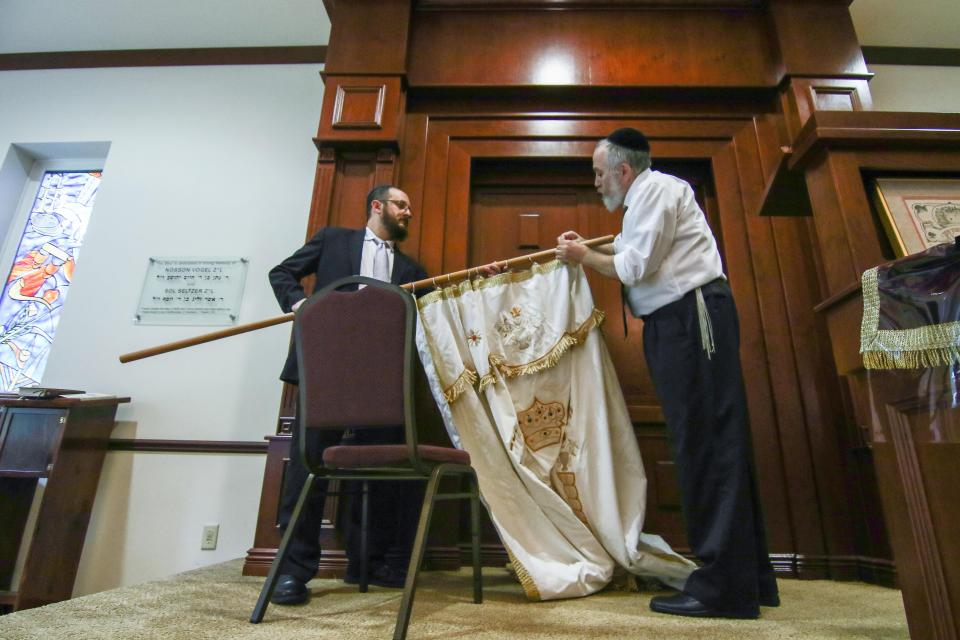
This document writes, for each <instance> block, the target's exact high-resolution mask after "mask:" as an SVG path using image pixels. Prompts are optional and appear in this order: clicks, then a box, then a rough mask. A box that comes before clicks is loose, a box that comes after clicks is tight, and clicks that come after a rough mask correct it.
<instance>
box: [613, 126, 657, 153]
mask: <svg viewBox="0 0 960 640" xmlns="http://www.w3.org/2000/svg"><path fill="white" fill-rule="evenodd" d="M607 141H608V142H610V143H611V144H615V145H617V146H618V147H624V148H625V149H632V150H633V151H646V152H647V153H650V143H649V142H647V137H646V136H645V135H643V134H642V133H640V132H639V131H637V130H636V129H634V128H633V127H621V128H620V129H617V130H616V131H614V132H613V133H611V134H610V135H608V136H607Z"/></svg>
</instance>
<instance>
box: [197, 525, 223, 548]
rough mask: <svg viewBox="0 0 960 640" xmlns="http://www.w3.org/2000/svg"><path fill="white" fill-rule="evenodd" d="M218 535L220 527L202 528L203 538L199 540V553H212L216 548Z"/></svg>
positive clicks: (208, 526) (209, 526) (207, 526)
mask: <svg viewBox="0 0 960 640" xmlns="http://www.w3.org/2000/svg"><path fill="white" fill-rule="evenodd" d="M218 535H220V525H218V524H208V525H206V526H204V527H203V537H202V538H201V539H200V550H201V551H213V550H214V549H216V548H217V536H218Z"/></svg>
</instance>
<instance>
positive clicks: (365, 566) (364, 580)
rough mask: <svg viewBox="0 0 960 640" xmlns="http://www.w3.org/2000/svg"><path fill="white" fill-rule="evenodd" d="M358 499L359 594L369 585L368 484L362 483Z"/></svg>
mask: <svg viewBox="0 0 960 640" xmlns="http://www.w3.org/2000/svg"><path fill="white" fill-rule="evenodd" d="M362 486H363V490H362V492H361V493H362V497H361V498H360V593H366V592H367V590H368V589H369V584H370V482H369V481H368V480H364V481H363V485H362Z"/></svg>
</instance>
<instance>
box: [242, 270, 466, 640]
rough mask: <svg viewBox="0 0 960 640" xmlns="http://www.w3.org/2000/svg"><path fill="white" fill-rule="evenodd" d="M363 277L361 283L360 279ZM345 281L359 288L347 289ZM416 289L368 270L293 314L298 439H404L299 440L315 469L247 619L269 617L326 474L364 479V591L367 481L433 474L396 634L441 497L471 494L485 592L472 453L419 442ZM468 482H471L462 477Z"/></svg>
mask: <svg viewBox="0 0 960 640" xmlns="http://www.w3.org/2000/svg"><path fill="white" fill-rule="evenodd" d="M361 284H362V285H365V286H364V287H363V288H360V289H357V286H358V285H361ZM344 287H347V288H348V289H352V290H341V289H343V288H344ZM416 316H417V313H416V303H415V300H414V298H413V296H412V295H411V294H410V293H408V292H406V291H404V290H403V289H401V288H400V287H397V286H396V285H392V284H387V283H384V282H381V281H379V280H373V279H371V278H365V277H361V276H351V277H348V278H342V279H340V280H337V281H336V282H333V283H331V284H330V285H328V286H326V287H324V288H323V289H321V290H320V291H318V292H316V293H314V294H313V295H312V296H311V297H310V298H309V299H308V300H307V301H306V302H304V303H303V304H302V305H301V306H300V308H299V309H297V312H296V316H295V319H294V340H295V345H296V350H297V360H298V365H299V372H300V385H299V428H300V430H301V431H300V434H299V435H300V442H302V443H306V442H308V440H307V434H308V433H310V432H311V430H312V429H338V430H343V429H347V428H349V429H351V430H353V431H357V430H362V429H375V428H383V427H389V426H399V425H402V426H403V429H404V434H405V442H404V443H403V444H357V445H337V446H330V447H327V448H326V449H325V450H324V451H323V454H322V457H321V459H319V460H317V459H315V456H313V455H311V452H310V451H309V447H307V446H302V447H300V451H301V457H302V462H303V464H304V465H305V467H306V468H307V469H308V471H309V472H310V474H309V476H308V477H307V480H306V482H305V484H304V487H303V491H302V492H301V493H300V497H299V500H298V501H297V505H296V507H295V509H294V512H293V516H292V518H291V521H290V524H289V525H288V526H287V528H286V531H285V533H284V536H283V540H282V542H281V543H280V548H279V549H278V550H277V555H276V558H275V559H274V561H273V564H272V565H271V567H270V572H269V574H268V576H267V579H266V581H265V582H264V584H263V588H262V590H261V592H260V597H259V599H258V600H257V604H256V606H255V607H254V610H253V614H252V615H251V617H250V622H252V623H258V622H260V621H261V620H263V616H264V614H265V612H266V608H267V605H268V603H269V600H270V597H271V596H272V595H273V591H274V589H275V588H276V584H277V581H278V578H279V573H280V567H281V565H282V564H283V562H284V560H285V558H286V555H287V550H288V546H289V544H290V540H291V538H292V537H293V532H294V531H295V529H296V527H297V525H298V523H299V521H300V516H301V512H302V511H303V507H304V504H305V503H306V502H307V497H308V495H309V494H310V492H311V491H313V490H320V489H319V488H317V487H316V486H315V485H316V484H317V481H318V480H319V479H321V478H324V479H327V480H328V482H329V481H330V480H339V481H358V482H359V483H361V484H362V487H363V489H362V492H361V495H362V498H361V500H362V507H361V523H362V526H361V541H360V550H361V551H360V553H361V561H362V563H363V566H362V567H361V575H362V576H364V577H363V579H362V580H363V582H362V583H361V591H364V590H366V584H365V583H366V573H367V572H366V569H367V567H366V563H367V550H368V540H367V538H368V531H367V523H368V519H369V514H368V486H369V483H370V482H377V481H390V482H398V481H404V482H426V491H425V493H424V498H423V506H422V507H421V510H420V518H419V523H418V526H417V531H416V536H415V538H414V543H413V550H412V553H411V556H410V562H409V565H408V569H407V576H406V582H405V585H404V590H403V597H402V599H401V603H400V610H399V612H398V614H397V623H396V626H395V628H394V636H393V637H394V639H395V640H400V639H402V638H404V637H405V636H406V632H407V627H408V625H409V622H410V614H411V611H412V608H413V599H414V594H415V591H416V587H417V578H418V573H419V570H420V566H421V564H422V562H423V555H424V549H425V547H426V540H427V533H428V531H429V529H430V518H431V515H432V513H433V507H434V504H435V503H436V502H437V501H438V500H449V499H468V500H469V501H470V516H471V517H470V529H471V531H470V534H471V543H472V556H473V558H472V560H473V601H474V602H476V603H478V604H479V603H481V602H482V601H483V588H482V581H481V571H480V511H479V509H480V501H479V489H478V485H477V476H476V472H475V471H474V469H473V467H471V466H470V455H469V454H468V453H467V452H466V451H461V450H458V449H454V448H451V447H442V446H434V445H427V444H419V443H418V441H417V420H416V407H415V402H414V374H415V364H417V363H416V362H415V360H414V359H415V358H417V354H416V349H415V345H414V329H415V323H416V320H417V317H416ZM445 476H461V477H462V478H464V479H465V481H466V482H465V483H464V482H459V483H455V484H456V485H457V489H456V490H455V491H453V492H444V493H441V492H440V480H441V479H442V478H443V477H445ZM464 484H466V487H465V488H464V487H463V485H464Z"/></svg>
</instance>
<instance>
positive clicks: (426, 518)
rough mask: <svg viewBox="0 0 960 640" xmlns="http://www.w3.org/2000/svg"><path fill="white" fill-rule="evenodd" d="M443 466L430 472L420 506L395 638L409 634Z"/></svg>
mask: <svg viewBox="0 0 960 640" xmlns="http://www.w3.org/2000/svg"><path fill="white" fill-rule="evenodd" d="M443 466H444V465H440V466H438V467H436V468H435V469H434V470H433V472H432V473H431V474H430V481H429V482H428V483H427V489H426V491H424V493H423V506H422V507H421V508H420V522H419V523H418V524H417V535H416V538H414V542H413V551H412V552H411V553H410V564H409V565H408V566H407V581H406V584H404V587H403V599H402V600H401V601H400V611H399V612H397V624H396V626H395V627H394V629H393V640H404V638H406V636H407V627H408V626H409V625H410V612H411V610H412V609H413V596H414V592H415V591H416V589H417V574H418V573H419V572H420V565H421V564H422V563H423V552H424V549H425V548H426V546H427V532H428V531H429V530H430V516H431V515H433V502H434V498H435V497H436V495H437V489H438V488H439V486H440V477H441V476H442V475H443Z"/></svg>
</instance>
